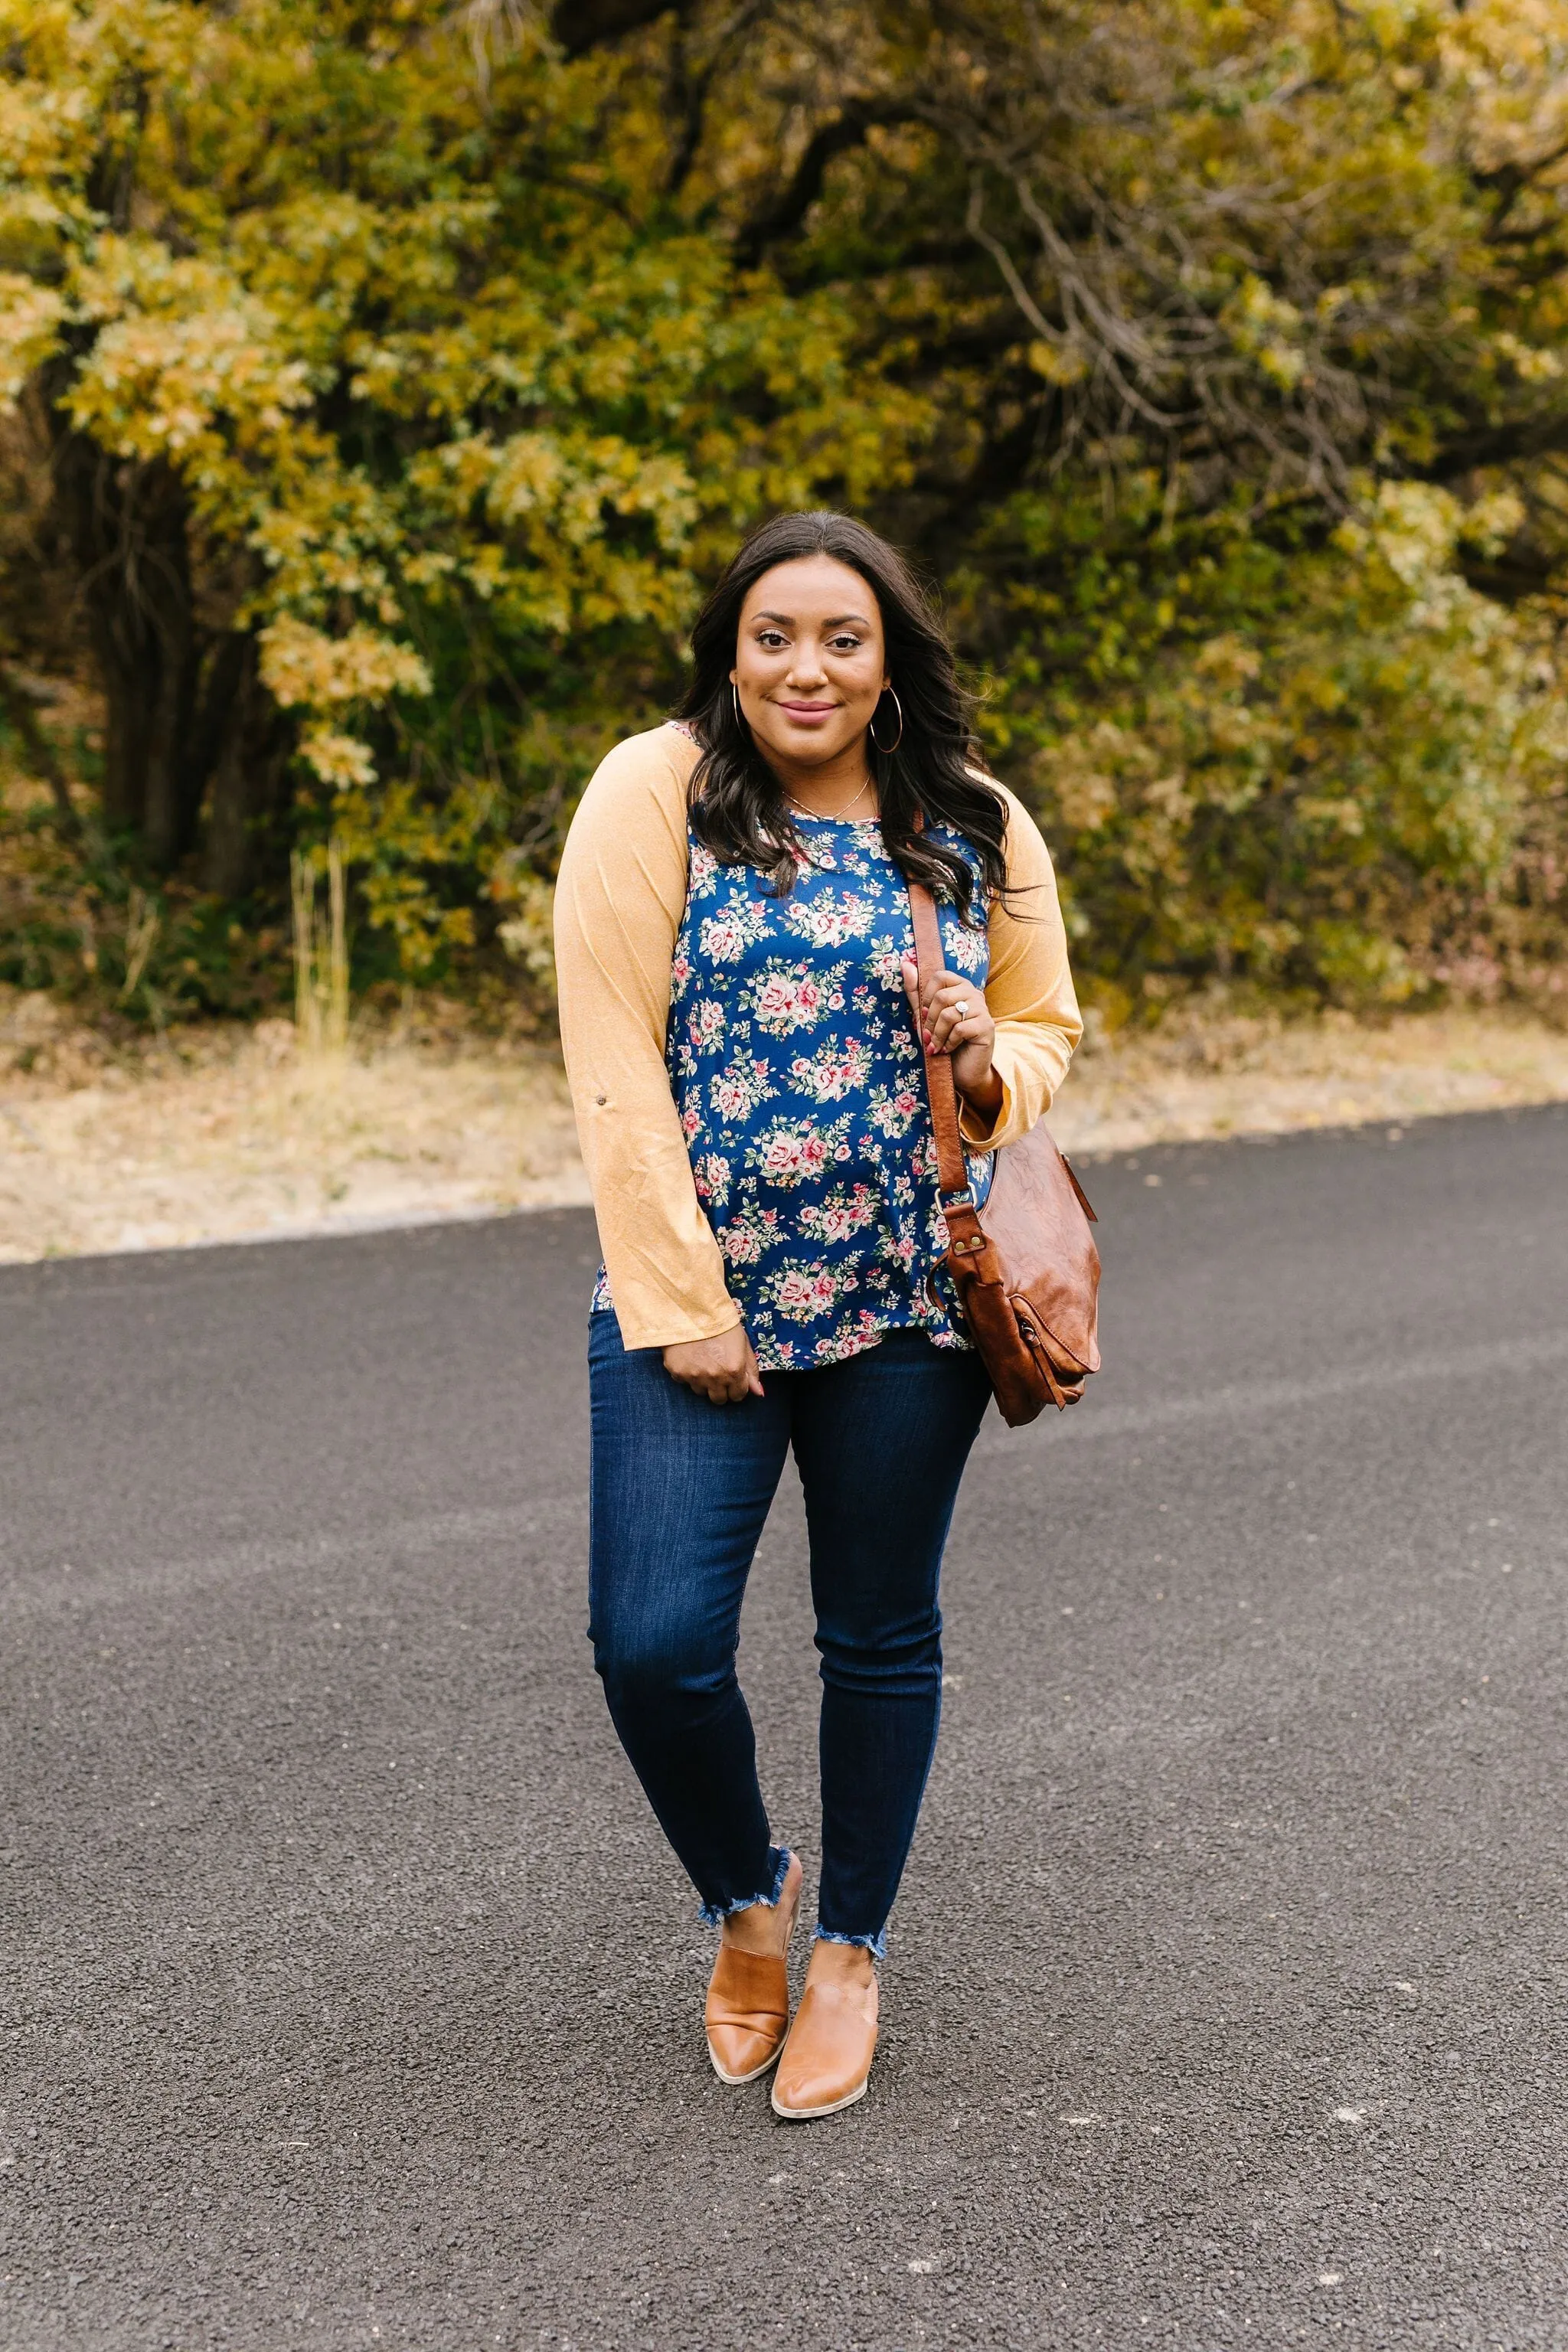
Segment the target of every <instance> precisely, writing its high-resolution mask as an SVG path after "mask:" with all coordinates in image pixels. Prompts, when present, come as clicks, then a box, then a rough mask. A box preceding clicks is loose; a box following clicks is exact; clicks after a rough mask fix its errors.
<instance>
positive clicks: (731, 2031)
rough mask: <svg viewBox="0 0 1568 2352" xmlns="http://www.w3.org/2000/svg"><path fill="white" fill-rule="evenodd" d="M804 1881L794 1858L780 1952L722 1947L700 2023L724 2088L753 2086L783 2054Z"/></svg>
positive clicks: (782, 1896)
mask: <svg viewBox="0 0 1568 2352" xmlns="http://www.w3.org/2000/svg"><path fill="white" fill-rule="evenodd" d="M801 1879H802V1872H801V1867H800V1864H799V1861H798V1860H797V1858H796V1857H795V1855H794V1854H791V1856H790V1858H789V1863H788V1864H787V1866H786V1868H785V1871H784V1884H783V1885H782V1886H781V1888H780V1889H779V1901H780V1902H781V1903H783V1904H785V1905H787V1906H788V1908H787V1912H786V1915H785V1919H784V1950H783V1951H782V1952H779V1953H776V1954H775V1953H773V1952H748V1951H744V1950H742V1948H741V1947H740V1946H739V1945H738V1944H724V1943H721V1945H720V1947H719V1957H718V1958H717V1959H716V1960H715V1961H714V1963H713V1974H712V1976H711V1977H710V1979H709V1983H708V2000H707V2004H706V2006H705V2008H704V2010H703V2012H702V2021H703V2023H704V2025H705V2026H706V2027H707V2029H708V2055H709V2056H710V2058H711V2059H712V2061H713V2072H714V2073H715V2074H717V2075H718V2077H719V2080H720V2081H721V2083H754V2082H755V2081H756V2079H757V2077H758V2075H759V2074H766V2073H767V2071H768V2068H769V2067H770V2066H771V2065H773V2063H774V2061H775V2060H776V2058H777V2057H778V2054H779V2052H780V2051H781V2050H782V2049H783V2048H784V2035H785V2034H786V2033H787V2032H788V2031H789V1977H788V1974H787V1962H788V1955H789V1947H790V1938H791V1937H793V1935H794V1934H795V1920H796V1919H797V1918H798V1916H799V1915H800V1889H801Z"/></svg>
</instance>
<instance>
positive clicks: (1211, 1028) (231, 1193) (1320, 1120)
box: [0, 993, 1568, 1263]
mask: <svg viewBox="0 0 1568 2352" xmlns="http://www.w3.org/2000/svg"><path fill="white" fill-rule="evenodd" d="M1564 1099H1568V1034H1564V1033H1563V1032H1562V1031H1558V1030H1554V1029H1552V1028H1549V1027H1547V1026H1546V1025H1544V1024H1542V1023H1540V1022H1538V1021H1535V1020H1531V1019H1529V1018H1525V1017H1522V1016H1516V1015H1512V1014H1509V1013H1500V1012H1453V1013H1433V1014H1417V1015H1409V1016H1405V1017H1402V1018H1398V1019H1395V1020H1392V1021H1388V1022H1385V1023H1383V1024H1376V1025H1373V1024H1365V1023H1357V1022H1355V1021H1353V1020H1352V1019H1350V1018H1349V1017H1348V1016H1345V1015H1339V1016H1336V1015H1332V1014H1330V1015H1327V1016H1325V1017H1324V1018H1322V1019H1321V1020H1319V1021H1314V1022H1310V1023H1300V1024H1284V1023H1282V1022H1280V1021H1278V1020H1259V1019H1245V1018H1239V1017H1231V1016H1224V1015H1216V1014H1210V1015H1207V1016H1192V1017H1189V1018H1188V1019H1187V1020H1186V1021H1185V1022H1184V1024H1183V1025H1181V1026H1180V1027H1173V1026H1170V1025H1167V1026H1166V1027H1165V1028H1163V1029H1162V1030H1161V1031H1160V1032H1158V1033H1155V1034H1152V1035H1141V1036H1138V1037H1135V1038H1131V1039H1129V1038H1127V1037H1125V1036H1123V1037H1121V1038H1118V1039H1114V1040H1100V1041H1099V1042H1096V1041H1094V1040H1093V1039H1091V1040H1090V1042H1089V1045H1088V1046H1087V1048H1086V1050H1085V1051H1084V1052H1082V1053H1081V1054H1080V1055H1079V1059H1078V1061H1077V1063H1076V1064H1075V1066H1074V1068H1073V1071H1072V1073H1071V1075H1070V1076H1069V1077H1068V1083H1067V1085H1066V1087H1064V1088H1063V1090H1062V1093H1061V1096H1060V1097H1059V1098H1058V1105H1057V1108H1056V1110H1055V1112H1054V1113H1053V1116H1052V1122H1051V1124H1052V1129H1053V1132H1054V1133H1055V1134H1056V1136H1057V1138H1058V1141H1059V1142H1061V1143H1062V1145H1063V1146H1064V1147H1065V1148H1066V1149H1067V1150H1069V1151H1072V1152H1075V1153H1077V1154H1078V1155H1079V1157H1080V1158H1085V1159H1089V1160H1092V1159H1093V1158H1094V1157H1096V1156H1097V1155H1099V1154H1100V1153H1104V1152H1119V1151H1135V1150H1142V1149H1144V1148H1145V1147H1148V1146H1151V1145H1153V1144H1157V1143H1174V1142H1196V1141H1205V1140H1210V1139H1218V1138H1222V1137H1227V1136H1239V1135H1247V1134H1282V1133H1287V1132H1290V1131H1293V1130H1297V1129H1310V1128H1323V1127H1356V1126H1363V1125H1372V1124H1376V1123H1379V1122H1382V1123H1384V1124H1394V1125H1404V1124H1405V1123H1408V1122H1410V1121H1413V1120H1415V1119H1419V1118H1430V1117H1432V1116H1434V1115H1436V1114H1440V1113H1445V1112H1454V1111H1477V1110H1501V1109H1508V1108H1519V1107H1521V1106H1525V1105H1531V1104H1539V1103H1545V1102H1553V1101H1562V1100H1564ZM587 1199H588V1191H587V1184H586V1181H585V1179H584V1173H583V1168H582V1163H581V1160H579V1158H578V1155H577V1148H576V1141H575V1137H574V1131H573V1124H572V1113H571V1106H570V1104H569V1102H568V1099H567V1096H566V1089H565V1084H564V1080H563V1076H562V1072H561V1067H560V1063H559V1060H558V1058H557V1057H556V1055H554V1053H553V1052H552V1049H551V1047H550V1046H549V1045H546V1044H541V1043H539V1042H536V1041H521V1042H510V1043H509V1042H498V1041H495V1040H489V1039H483V1038H479V1037H476V1036H475V1035H473V1034H471V1033H469V1032H468V1031H467V1030H465V1029H464V1028H463V1027H462V1025H461V1024H460V1023H458V1022H457V1021H455V1020H454V1021H453V1022H452V1023H450V1024H448V1026H447V1029H446V1031H445V1033H443V1032H442V1031H441V1029H440V1027H439V1025H438V1024H437V1025H436V1026H434V1027H432V1026H430V1025H428V1024H427V1025H426V1029H425V1030H424V1032H423V1033H422V1034H405V1035H402V1036H399V1035H397V1034H395V1033H394V1034H382V1035H379V1036H364V1037H362V1038H360V1039H358V1040H356V1042H355V1043H354V1044H353V1046H352V1047H351V1049H350V1051H349V1052H348V1053H347V1054H346V1055H342V1056H337V1057H332V1056H321V1057H317V1058H311V1057H309V1056H304V1055H300V1053H299V1052H298V1051H297V1050H296V1046H295V1038H294V1031H293V1028H292V1026H291V1024H289V1023H288V1022H283V1021H268V1022H263V1023H261V1024H258V1026H257V1027H256V1028H255V1029H254V1030H237V1029H234V1028H232V1027H231V1028H226V1029H213V1030H208V1031H197V1032H186V1033H183V1034H181V1035H180V1036H179V1037H178V1038H177V1039H176V1040H168V1041H163V1042H162V1043H154V1044H153V1045H149V1046H146V1047H143V1048H140V1049H138V1050H135V1051H129V1050H121V1051H119V1052H114V1051H111V1050H110V1049H109V1048H108V1047H107V1046H106V1045H104V1043H103V1042H102V1041H101V1040H100V1038H98V1037H97V1036H95V1035H94V1034H92V1033H90V1032H87V1031H83V1030H79V1029H75V1028H73V1027H71V1025H70V1024H68V1021H66V1020H65V1018H64V1017H63V1016H62V1015H61V1013H59V1011H58V1008H57V1007H56V1006H54V1005H53V1004H52V1003H50V1002H49V1001H48V1000H47V998H44V997H41V996H29V995H17V994H15V993H11V994H9V995H3V994H0V1261H9V1262H12V1263H16V1262H27V1261H30V1260H35V1259H39V1258H47V1257H62V1256H79V1255H99V1254H102V1253H105V1252H118V1251H127V1250H141V1249H168V1248H174V1247H181V1246H189V1245H193V1244H203V1243H214V1242H226V1241H251V1240H258V1241H259V1240H268V1239H277V1238H279V1237H282V1236H287V1235H300V1234H326V1233H334V1232H336V1233H346V1232H355V1231H364V1230H367V1229H372V1228H375V1227H380V1226H396V1225H407V1224H418V1223H429V1222H435V1221H439V1220H447V1219H458V1218H467V1217H480V1216H487V1215H494V1214H498V1213H504V1212H507V1211H510V1210H515V1209H527V1208H541V1207H569V1206H578V1205H582V1204H584V1203H585V1202H586V1201H587Z"/></svg>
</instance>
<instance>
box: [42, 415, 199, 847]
mask: <svg viewBox="0 0 1568 2352" xmlns="http://www.w3.org/2000/svg"><path fill="white" fill-rule="evenodd" d="M55 413H56V415H57V417H58V411H57V412H55ZM55 481H56V491H57V496H58V499H59V503H60V508H61V511H62V513H63V516H64V519H65V522H66V526H67V530H68V534H69V538H70V542H71V547H72V550H73V552H74V554H75V556H76V560H77V564H78V567H79V573H80V578H81V583H82V601H83V605H84V607H85V610H86V614H87V622H88V632H89V637H90V640H91V644H92V650H93V654H94V656H95V657H96V660H97V665H98V669H99V674H100V678H101V681H102V685H103V690H104V697H105V700H106V703H107V714H106V721H105V727H104V761H103V795H102V798H103V815H104V821H105V823H106V824H108V825H110V827H111V828H114V829H116V830H123V831H126V832H131V833H134V834H139V835H141V836H142V846H143V848H144V849H145V852H146V855H147V857H148V859H149V862H150V863H151V864H152V865H153V866H155V867H157V868H158V869H159V870H161V871H163V872H165V873H166V872H168V871H169V870H171V869H172V868H173V867H174V866H177V865H178V864H179V862H180V860H181V858H182V857H183V856H184V855H185V853H186V851H187V850H188V849H189V848H190V846H191V845H192V842H193V840H194V839H195V825H196V814H197V811H198V809H199V807H200V804H201V795H202V787H203V784H204V783H205V773H204V772H203V769H202V766H201V762H200V752H199V747H198V743H197V730H196V728H195V716H196V690H197V685H198V682H199V679H200V675H201V663H202V638H201V633H200V631H199V630H198V628H197V625H196V618H195V609H194V601H193V598H192V593H191V562H190V540H189V526H190V512H189V503H188V500H187V499H186V496H185V491H184V484H183V483H182V482H181V481H180V479H179V477H178V476H177V475H176V474H175V473H174V471H173V469H172V468H171V467H168V466H166V465H164V464H163V463H162V462H161V461H160V462H157V463H154V464H153V465H150V466H142V465H137V464H133V463H132V462H130V461H128V460H125V459H120V458H115V457H110V455H109V454H108V453H107V452H106V451H105V450H103V449H100V447H99V446H98V445H97V444H96V442H93V441H91V440H89V438H88V436H86V435H85V434H81V433H78V432H76V431H75V430H74V429H72V428H70V427H68V426H65V425H63V423H62V425H61V427H60V430H59V433H58V438H57V441H56V446H55Z"/></svg>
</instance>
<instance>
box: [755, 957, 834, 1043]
mask: <svg viewBox="0 0 1568 2352" xmlns="http://www.w3.org/2000/svg"><path fill="white" fill-rule="evenodd" d="M826 996H827V992H826V990H825V989H824V987H823V986H822V983H821V982H820V981H816V980H814V979H813V978H812V977H811V975H810V973H809V972H808V971H805V969H804V968H800V969H797V970H796V971H773V972H770V973H769V975H768V977H767V978H766V979H765V980H764V981H763V983H762V985H761V987H760V988H759V989H758V990H757V992H756V996H755V999H754V1000H753V1010H754V1011H755V1013H756V1016H757V1024H758V1026H759V1027H760V1028H763V1029H765V1030H766V1031H767V1033H768V1034H769V1035H770V1036H772V1037H787V1036H788V1034H789V1033H790V1031H791V1030H792V1029H809V1028H810V1027H812V1025H813V1024H815V1023H816V1022H817V1021H819V1020H820V1019H821V1018H822V1014H823V1013H824V1011H825V1009H826Z"/></svg>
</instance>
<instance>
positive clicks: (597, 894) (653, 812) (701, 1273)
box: [555, 727, 741, 1348]
mask: <svg viewBox="0 0 1568 2352" xmlns="http://www.w3.org/2000/svg"><path fill="white" fill-rule="evenodd" d="M696 759H697V750H696V746H695V745H694V744H693V743H691V742H690V741H689V739H688V738H687V737H685V736H684V735H682V734H681V733H680V732H679V730H678V729H676V728H673V727H660V728H656V729H655V730H653V731H652V733H650V734H647V735H634V736H632V737H631V738H630V739H629V740H627V741H626V742H625V743H619V744H617V745H616V749H615V750H614V751H612V752H611V753H610V754H609V757H608V758H607V759H606V760H605V761H604V762H603V764H602V765H601V766H600V768H599V769H598V771H597V772H596V774H595V777H594V780H593V782H591V783H590V784H589V786H588V789H587V791H586V792H585V793H584V795H583V799H582V802H581V804H580V805H579V807H578V810H577V814H576V815H575V816H574V818H573V820H572V827H571V831H570V832H569V833H568V835H567V836H566V847H565V850H564V852H563V856H562V860H561V876H560V880H559V881H558V883H557V885H556V890H555V967H556V974H557V979H558V982H559V990H560V1007H561V1043H562V1047H563V1052H564V1054H565V1057H566V1076H567V1080H568V1082H569V1084H570V1086H571V1089H572V1103H573V1108H574V1110H575V1112H576V1114H577V1135H578V1139H579V1141H580V1143H581V1145H582V1149H583V1160H584V1166H585V1167H586V1169H587V1171H588V1182H589V1185H590V1186H591V1188H592V1191H593V1195H594V1212H595V1216H596V1217H597V1219H598V1223H599V1242H600V1245H601V1247H602V1248H603V1250H604V1253H605V1270H606V1272H607V1273H608V1275H609V1277H610V1291H611V1295H612V1297H614V1299H615V1304H616V1315H617V1317H618V1318H619V1320H620V1327H621V1335H622V1337H623V1339H625V1341H626V1346H627V1347H628V1348H668V1347H672V1346H674V1345H676V1344H677V1343H678V1342H679V1341H681V1340H686V1339H715V1338H716V1337H717V1336H718V1334H719V1333H720V1332H721V1331H728V1330H730V1329H731V1328H733V1326H734V1325H735V1324H736V1323H738V1322H739V1321H740V1319H741V1317H740V1309H739V1308H738V1307H736V1305H735V1302H734V1300H733V1299H732V1298H731V1297H730V1294H729V1292H728V1290H727V1289H726V1287H725V1284H724V1261H723V1258H722V1256H721V1254H720V1249H719V1244H718V1243H717V1241H716V1240H715V1239H714V1237H713V1229H712V1227H711V1226H710V1224H709V1223H708V1220H707V1218H706V1217H705V1216H704V1215H703V1213H702V1207H701V1203H700V1202H699V1200H698V1198H697V1188H696V1185H695V1184H694V1182H693V1181H692V1175H691V1162H690V1160H689V1157H688V1154H687V1149H686V1138H685V1136H684V1135H683V1134H682V1132H681V1127H680V1119H679V1114H678V1113H677V1110H676V1108H675V1097H674V1096H673V1095H672V1093H671V1091H670V1085H669V1074H668V1070H667V1069H666V1067H665V1060H664V1045H665V1031H666V1028H667V1026H668V1020H669V967H670V959H671V956H672V954H673V952H674V948H675V940H676V935H677V933H678V932H679V929H680V922H681V917H682V915H683V913H684V911H685V907H686V887H687V835H686V787H687V782H688V779H689V776H690V773H691V770H692V767H693V765H694V764H695V761H696Z"/></svg>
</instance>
